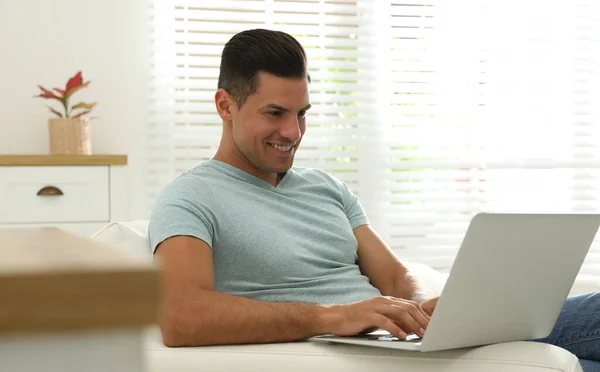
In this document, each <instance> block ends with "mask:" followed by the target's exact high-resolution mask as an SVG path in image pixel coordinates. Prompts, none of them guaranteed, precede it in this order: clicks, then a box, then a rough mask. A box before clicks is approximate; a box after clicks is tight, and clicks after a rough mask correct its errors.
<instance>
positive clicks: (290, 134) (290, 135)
mask: <svg viewBox="0 0 600 372" xmlns="http://www.w3.org/2000/svg"><path fill="white" fill-rule="evenodd" d="M279 134H280V135H281V136H282V137H284V138H286V139H288V140H289V141H291V142H296V141H298V140H299V139H300V136H302V133H301V131H300V120H298V118H297V117H291V118H290V119H288V120H286V121H285V123H284V124H283V126H282V127H281V128H280V130H279Z"/></svg>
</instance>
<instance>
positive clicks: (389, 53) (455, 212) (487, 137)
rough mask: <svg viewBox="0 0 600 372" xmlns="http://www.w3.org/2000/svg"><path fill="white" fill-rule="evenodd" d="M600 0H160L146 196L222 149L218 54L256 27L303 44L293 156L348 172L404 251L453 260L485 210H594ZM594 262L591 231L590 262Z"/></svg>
mask: <svg viewBox="0 0 600 372" xmlns="http://www.w3.org/2000/svg"><path fill="white" fill-rule="evenodd" d="M599 10H600V9H599V6H598V5H597V4H595V3H594V2H593V0H576V1H573V2H569V3H565V2H558V1H543V2H542V1H528V2H518V3H517V2H515V1H504V2H496V1H467V0H457V1H452V2H448V1H443V0H405V1H394V0H387V1H383V0H377V1H363V0H303V1H301V0H254V1H251V0H246V1H243V0H242V1H231V0H230V1H223V0H220V1H218V2H217V1H215V2H208V1H192V0H187V1H183V0H177V1H167V0H154V1H153V6H152V25H153V34H152V35H153V38H152V50H153V57H152V61H153V75H152V78H153V80H152V84H153V85H152V86H153V95H152V101H151V102H150V110H151V118H152V120H151V122H150V124H149V139H148V140H149V146H150V149H151V151H150V152H151V153H152V154H153V155H152V156H151V158H150V161H149V172H150V173H149V180H150V186H151V187H150V190H151V192H150V195H149V196H148V209H149V208H150V207H151V205H152V202H153V200H154V198H155V196H156V194H157V192H158V191H159V190H160V189H161V188H162V187H164V185H166V183H168V182H169V181H170V180H171V179H172V178H173V177H175V176H176V175H178V174H180V173H182V172H183V171H185V170H187V169H189V168H191V167H193V166H196V165H198V164H199V163H201V162H203V161H206V160H208V159H210V158H211V157H212V156H213V155H214V153H215V151H216V149H217V146H218V144H219V140H220V136H221V123H220V121H219V117H218V116H217V114H216V113H215V110H214V104H213V95H214V91H215V89H216V84H217V77H218V68H219V61H220V53H221V51H222V48H223V45H224V44H225V42H226V41H227V40H229V38H230V37H231V36H232V35H234V34H235V33H237V32H239V31H242V30H244V29H249V28H258V27H261V28H270V29H277V30H282V31H286V32H288V33H290V34H292V35H294V36H295V37H296V38H297V39H298V40H299V41H300V42H301V43H302V44H303V46H304V47H305V49H306V52H307V54H308V58H309V70H310V74H311V76H312V79H313V83H312V84H311V103H312V104H313V109H311V113H310V115H309V118H308V130H307V133H306V136H305V138H304V139H303V144H302V147H301V149H300V150H299V152H298V154H297V155H296V164H297V165H303V166H310V167H317V168H321V169H324V170H327V171H329V172H330V173H332V174H333V175H335V176H336V177H338V178H340V179H342V180H343V181H345V182H347V183H348V184H349V185H350V187H351V188H352V189H353V191H354V192H355V193H356V194H358V195H359V197H360V199H361V202H362V203H363V205H364V207H365V209H366V210H367V213H368V214H369V218H370V219H371V222H372V224H373V225H374V227H375V229H376V230H377V231H378V232H379V233H380V235H382V237H383V238H384V239H385V240H386V241H387V242H388V244H389V245H390V246H391V247H392V248H393V249H394V250H395V251H396V252H397V253H398V255H399V256H400V257H403V258H406V259H411V260H418V261H421V262H424V263H427V264H429V265H432V266H433V267H435V268H437V269H440V270H442V271H447V270H449V268H450V267H451V265H452V262H453V259H454V256H455V254H456V250H457V248H458V247H459V245H460V242H461V240H462V237H463V235H464V232H465V229H466V227H467V225H468V221H469V220H470V218H471V217H472V216H473V215H474V214H475V213H477V212H480V211H490V212H491V211H511V212H519V211H523V212H525V211H529V212H535V211H554V212H592V213H597V212H598V211H599V210H600V205H599V202H598V198H599V197H600V186H599V185H600V183H599V181H600V180H599V179H598V178H599V176H600V153H599V151H598V144H599V143H600V142H599V140H600V136H599V135H600V133H599V130H598V129H596V128H595V126H596V127H598V124H599V121H600V120H599V119H600V117H599V115H600V114H599V112H598V107H595V106H594V105H593V103H594V101H593V100H594V99H595V97H598V96H600V92H599V85H598V80H599V78H598V76H599V75H598V74H599V72H600V41H599V40H598V36H599V35H600V33H599V31H598V24H599V22H598V21H599V19H598V18H600V17H599V16H598V14H600V12H599ZM596 100H597V99H596ZM596 106H597V105H596ZM566 249H568V247H566ZM598 273H600V247H599V246H598V245H596V244H594V246H593V249H592V251H591V252H590V254H589V255H588V259H587V261H586V264H585V265H584V268H583V269H582V274H589V275H598Z"/></svg>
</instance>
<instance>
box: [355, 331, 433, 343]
mask: <svg viewBox="0 0 600 372" xmlns="http://www.w3.org/2000/svg"><path fill="white" fill-rule="evenodd" d="M352 338H359V339H361V340H370V341H389V342H413V343H417V342H421V341H422V339H421V337H419V336H417V335H416V334H414V333H411V334H409V335H407V336H406V340H403V339H401V338H398V337H396V336H392V335H391V334H389V333H385V334H384V333H381V332H373V333H367V334H364V335H355V336H352Z"/></svg>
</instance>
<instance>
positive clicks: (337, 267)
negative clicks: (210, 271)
mask: <svg viewBox="0 0 600 372" xmlns="http://www.w3.org/2000/svg"><path fill="white" fill-rule="evenodd" d="M367 223H368V220H367V217H366V216H365V213H364V211H363V209H362V206H361V205H360V203H359V201H358V199H357V197H356V196H355V195H354V194H353V193H352V192H351V191H350V189H349V188H348V187H347V185H346V184H345V183H343V182H341V181H339V180H337V179H336V178H334V177H332V176H330V175H328V174H327V173H325V172H323V171H320V170H316V169H309V168H300V167H294V168H292V169H290V170H289V171H288V172H286V174H285V176H284V177H283V179H282V180H281V181H280V183H279V184H278V185H277V187H275V186H272V185H271V184H269V183H268V182H266V181H263V180H261V179H259V178H257V177H255V176H253V175H250V174H249V173H246V172H244V171H242V170H241V169H239V168H236V167H234V166H231V165H229V164H227V163H224V162H221V161H218V160H214V159H213V160H209V161H207V162H205V163H203V164H202V165H200V166H197V167H196V168H194V169H192V170H190V171H189V172H187V173H185V174H183V175H181V176H179V177H178V178H176V179H175V180H173V181H172V182H171V183H170V184H169V185H168V186H167V187H166V188H165V189H164V190H163V191H162V192H161V194H160V195H159V197H158V198H157V201H156V204H155V206H154V209H153V211H152V217H151V219H150V226H149V231H148V233H149V237H150V243H151V246H152V249H153V251H154V250H156V246H157V245H158V244H159V243H161V242H162V241H163V240H165V239H167V238H169V237H172V236H176V235H188V236H193V237H196V238H198V239H201V240H203V241H205V242H206V243H207V244H208V245H209V246H210V247H211V249H212V255H213V263H214V271H215V289H216V290H217V291H220V292H223V293H228V294H231V295H236V296H243V297H247V298H252V299H256V300H261V301H269V302H288V301H291V302H305V303H320V304H343V303H350V302H355V301H360V300H364V299H367V298H371V297H375V296H380V295H381V294H380V292H379V291H378V290H377V288H375V287H374V286H372V285H371V284H370V282H369V280H368V278H367V277H366V276H364V275H362V274H361V272H360V269H359V267H358V264H357V257H358V256H357V248H358V244H357V241H356V238H355V237H354V234H353V232H352V230H353V229H354V228H356V227H358V226H360V225H364V224H367Z"/></svg>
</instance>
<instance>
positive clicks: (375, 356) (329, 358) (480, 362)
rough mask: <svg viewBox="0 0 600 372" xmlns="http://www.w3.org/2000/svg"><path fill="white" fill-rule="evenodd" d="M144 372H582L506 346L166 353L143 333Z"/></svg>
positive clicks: (526, 347) (550, 352) (283, 347)
mask: <svg viewBox="0 0 600 372" xmlns="http://www.w3.org/2000/svg"><path fill="white" fill-rule="evenodd" d="M145 340H146V344H145V347H144V352H145V359H146V365H147V367H148V368H147V371H148V372H166V371H168V372H192V371H193V372H196V371H200V370H202V371H211V372H231V371H236V372H245V371H252V372H279V371H286V372H305V371H315V372H332V371H343V372H365V371H378V372H399V371H411V372H442V371H443V372H459V371H460V372H465V371H466V372H481V371H486V372H544V371H554V372H557V371H563V372H581V371H582V369H581V367H580V365H579V361H578V360H577V358H576V357H575V356H574V355H573V354H571V353H569V352H568V351H566V350H564V349H561V348H559V347H557V346H553V345H548V344H541V343H536V342H510V343H503V344H496V345H489V346H483V347H478V348H467V349H457V350H448V351H436V352H429V353H420V352H414V351H402V350H391V349H380V348H374V347H368V346H355V345H343V344H327V343H316V342H309V341H304V342H288V343H276V344H262V345H233V346H204V347H187V348H167V347H165V346H164V345H163V344H162V343H161V341H160V335H159V334H158V332H157V330H156V329H149V330H147V334H146V338H145Z"/></svg>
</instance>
